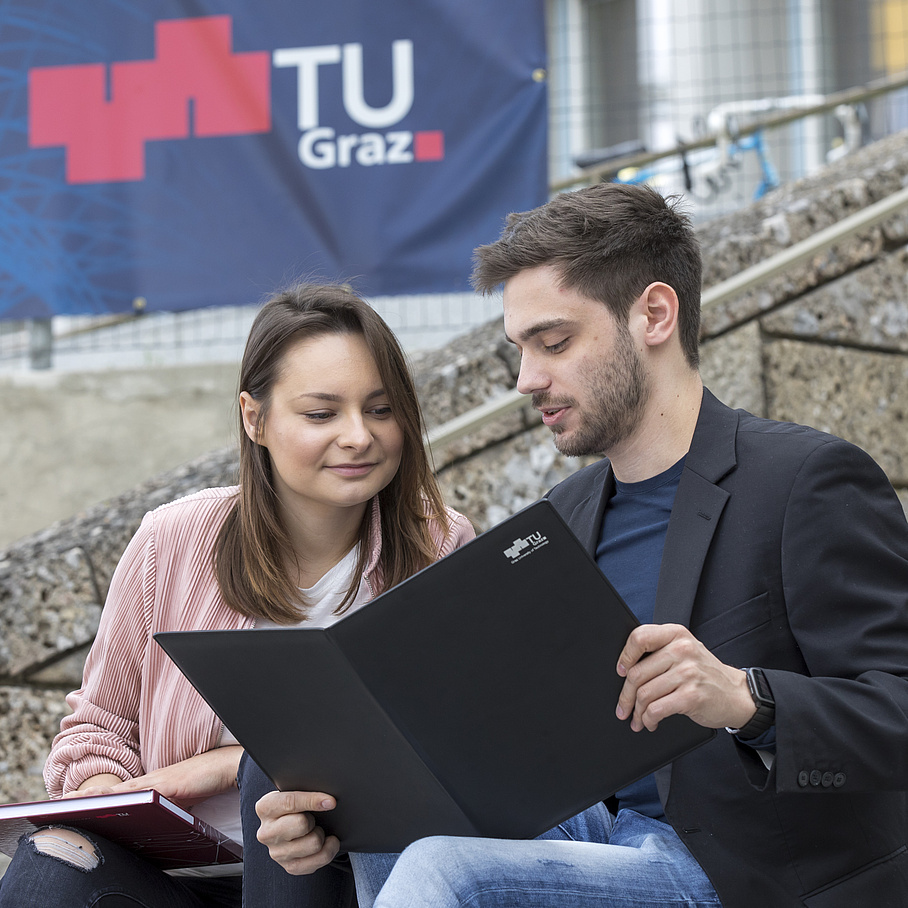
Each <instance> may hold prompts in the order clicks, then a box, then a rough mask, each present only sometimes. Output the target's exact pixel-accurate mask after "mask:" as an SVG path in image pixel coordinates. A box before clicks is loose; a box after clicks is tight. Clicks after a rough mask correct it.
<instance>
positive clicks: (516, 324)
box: [504, 265, 649, 457]
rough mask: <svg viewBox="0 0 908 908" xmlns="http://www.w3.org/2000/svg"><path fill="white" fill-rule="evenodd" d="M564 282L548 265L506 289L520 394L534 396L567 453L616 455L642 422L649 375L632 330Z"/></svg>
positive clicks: (516, 278) (509, 333) (508, 329)
mask: <svg viewBox="0 0 908 908" xmlns="http://www.w3.org/2000/svg"><path fill="white" fill-rule="evenodd" d="M558 281H559V272H558V270H557V269H556V268H555V267H553V266H551V265H543V266H540V267H536V268H528V269H526V270H524V271H521V272H519V273H518V274H516V275H515V276H514V277H512V278H511V279H510V280H509V281H507V283H506V284H505V287H504V328H505V333H506V335H507V337H508V340H510V341H511V342H512V343H514V344H515V345H516V346H517V349H518V350H519V351H520V375H519V376H518V379H517V389H518V390H519V391H521V392H522V393H523V394H532V395H533V406H534V407H535V408H536V409H537V410H539V411H540V412H541V413H542V419H543V422H544V423H545V424H546V425H547V426H548V427H549V428H550V429H551V430H552V432H553V433H554V436H555V437H554V441H555V447H556V448H557V449H558V450H559V451H560V452H561V453H562V454H566V455H568V456H570V457H578V456H580V455H583V454H609V453H610V452H612V451H614V450H615V449H616V448H617V447H618V446H620V445H621V444H622V443H623V442H625V441H627V440H628V439H629V438H630V437H631V436H632V435H633V433H634V431H635V430H636V428H637V426H638V425H639V423H640V421H641V419H642V417H643V412H644V409H645V407H646V403H647V400H648V397H649V382H648V380H647V375H646V371H645V369H644V366H643V362H642V360H641V358H640V354H639V353H638V352H637V350H636V348H635V346H634V342H633V338H632V337H631V334H630V332H629V331H628V328H627V325H625V324H624V323H619V322H618V321H616V320H615V319H614V318H613V317H612V315H611V313H610V312H609V310H608V308H607V307H606V306H605V304H604V303H601V302H599V301H597V300H591V299H588V298H587V297H585V296H583V295H582V294H580V293H578V292H577V291H576V290H572V289H565V288H562V287H560V286H559V283H558Z"/></svg>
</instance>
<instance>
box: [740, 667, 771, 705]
mask: <svg viewBox="0 0 908 908" xmlns="http://www.w3.org/2000/svg"><path fill="white" fill-rule="evenodd" d="M747 683H748V687H750V692H751V694H752V695H753V698H754V700H755V701H756V702H757V704H758V705H762V704H765V705H766V706H775V703H776V701H775V699H773V696H772V691H771V690H770V689H769V683H768V682H767V680H766V675H764V674H763V672H762V671H761V670H760V669H758V668H751V669H749V670H748V672H747Z"/></svg>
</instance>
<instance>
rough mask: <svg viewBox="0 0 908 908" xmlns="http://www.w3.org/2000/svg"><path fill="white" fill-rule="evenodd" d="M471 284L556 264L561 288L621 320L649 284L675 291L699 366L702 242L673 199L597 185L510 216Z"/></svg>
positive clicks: (484, 288)
mask: <svg viewBox="0 0 908 908" xmlns="http://www.w3.org/2000/svg"><path fill="white" fill-rule="evenodd" d="M474 261H475V267H474V269H473V286H474V287H475V288H476V289H477V290H478V291H480V292H482V293H490V292H492V291H494V290H495V289H496V288H497V287H498V285H499V284H502V283H504V282H505V281H507V280H509V279H510V278H512V277H514V275H515V274H517V273H518V272H520V271H523V270H524V269H526V268H535V267H537V266H539V265H553V266H555V267H556V268H557V269H558V270H559V272H560V273H561V280H562V285H563V286H564V287H568V288H571V289H573V290H577V291H578V292H579V293H582V294H583V295H584V296H586V297H589V298H590V299H595V300H599V301H600V302H603V303H605V305H606V306H608V308H609V309H610V310H611V312H612V315H613V316H614V317H615V318H616V319H618V320H620V321H621V322H625V321H626V320H627V315H628V312H629V311H630V307H631V306H632V305H633V302H634V300H636V299H637V298H638V297H639V296H640V294H641V293H642V292H643V291H644V290H645V289H646V287H647V286H649V284H651V283H653V282H654V281H661V282H662V283H665V284H668V285H669V286H670V287H671V288H672V289H673V290H674V291H675V293H677V294H678V301H679V315H678V334H679V338H680V341H681V349H682V350H683V351H684V355H685V357H686V358H687V361H688V363H689V364H690V366H691V367H692V368H696V367H697V365H698V363H699V359H700V356H699V342H700V286H701V281H702V266H701V261H700V244H699V242H698V240H697V237H696V234H695V233H694V230H693V227H692V225H691V222H690V219H689V218H688V217H687V215H686V214H684V213H683V212H681V211H680V209H679V199H678V197H677V196H673V197H670V198H669V199H665V198H663V197H662V196H661V195H660V194H659V193H658V192H656V191H655V190H654V189H650V188H649V187H648V186H642V185H624V184H621V183H599V184H597V185H595V186H589V187H587V188H585V189H580V190H577V191H576V192H564V193H561V194H560V195H557V196H555V197H554V198H553V199H552V200H551V201H550V202H548V203H547V204H545V205H542V206H540V207H539V208H534V209H533V210H532V211H524V212H519V213H515V214H511V215H509V216H508V219H507V223H506V224H505V228H504V230H503V231H502V234H501V237H500V238H499V239H498V240H496V241H495V242H494V243H490V244H489V245H487V246H479V247H478V248H477V249H476V251H475V253H474Z"/></svg>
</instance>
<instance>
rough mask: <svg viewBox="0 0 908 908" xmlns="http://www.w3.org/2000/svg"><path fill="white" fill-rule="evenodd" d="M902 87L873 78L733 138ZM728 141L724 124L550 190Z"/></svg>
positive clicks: (902, 79) (758, 122) (748, 125)
mask: <svg viewBox="0 0 908 908" xmlns="http://www.w3.org/2000/svg"><path fill="white" fill-rule="evenodd" d="M901 88H908V72H903V73H899V74H897V75H894V76H887V77H886V78H884V79H876V80H874V81H873V82H868V83H867V84H866V85H860V86H857V87H854V88H846V89H845V90H843V91H839V92H834V93H832V94H828V95H822V96H819V97H818V99H817V101H816V103H812V104H811V103H808V104H806V105H804V106H791V107H785V108H784V109H783V110H779V111H776V112H774V113H771V114H769V115H767V116H765V117H760V118H757V119H753V120H748V121H747V122H745V123H741V124H740V125H738V126H737V127H736V128H735V131H734V138H736V139H740V138H744V137H745V136H751V135H753V134H754V133H757V132H761V131H765V130H770V129H777V128H778V127H780V126H786V125H787V124H789V123H794V122H795V121H796V120H801V119H803V118H805V117H812V116H817V115H819V114H825V113H830V112H834V111H835V109H836V108H837V107H841V106H849V105H856V104H863V103H864V102H866V101H870V100H872V99H873V98H878V97H881V96H882V95H885V94H888V93H889V92H893V91H898V90H899V89H901ZM728 139H729V133H728V130H727V124H726V128H724V129H720V130H713V131H710V132H707V133H706V134H704V135H702V136H699V137H697V138H696V139H692V140H691V141H689V142H680V143H679V144H677V145H675V146H674V147H672V148H665V149H663V150H661V151H638V152H634V153H632V154H627V155H622V156H621V157H618V158H613V159H611V160H608V161H603V162H602V163H600V164H595V165H593V166H591V167H585V168H583V169H582V170H581V171H580V172H579V173H577V174H575V175H573V176H571V177H567V178H565V179H563V180H557V181H555V182H554V183H552V185H551V187H550V189H551V190H552V191H553V192H560V191H561V190H563V189H570V188H571V187H573V186H582V185H585V184H588V183H596V182H598V181H600V180H602V179H603V178H607V177H609V176H611V175H612V174H615V173H618V172H619V171H621V170H624V169H625V168H637V167H644V166H646V165H647V164H652V163H654V162H656V161H660V160H662V159H664V158H671V157H676V156H680V155H684V154H687V153H688V152H691V151H697V150H699V149H705V148H714V147H717V146H718V147H721V146H722V145H723V143H725V142H726V141H727V140H728Z"/></svg>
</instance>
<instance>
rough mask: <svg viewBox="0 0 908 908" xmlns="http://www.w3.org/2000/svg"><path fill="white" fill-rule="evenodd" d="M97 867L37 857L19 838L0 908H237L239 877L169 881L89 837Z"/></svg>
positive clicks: (0, 890) (0, 891) (1, 884)
mask: <svg viewBox="0 0 908 908" xmlns="http://www.w3.org/2000/svg"><path fill="white" fill-rule="evenodd" d="M82 835H83V836H84V837H85V838H86V839H87V840H88V841H89V842H91V843H92V844H93V845H94V848H95V853H96V855H97V857H98V858H99V863H98V864H97V866H96V867H95V868H94V869H90V870H89V869H84V870H83V869H79V868H77V867H75V866H73V865H72V864H70V863H67V862H66V861H64V860H63V859H62V858H59V857H54V856H52V855H48V854H43V853H41V852H39V851H38V850H37V849H36V848H35V846H34V845H33V844H32V843H31V842H30V841H29V840H28V835H25V836H23V837H22V839H21V840H20V844H19V847H18V849H17V850H16V854H15V855H14V856H13V859H12V861H11V862H10V865H9V867H7V869H6V873H5V874H4V875H3V879H2V880H0V908H24V906H28V905H34V906H40V908H215V906H217V908H240V905H241V902H242V885H243V882H242V877H240V876H231V877H220V878H210V879H201V878H193V877H171V876H168V874H166V873H164V872H163V871H162V870H159V869H158V868H157V867H154V866H152V865H151V864H149V863H148V862H147V861H144V860H142V858H140V857H138V856H137V855H135V854H133V853H132V852H131V851H126V849H124V848H121V847H120V846H119V845H115V844H114V843H113V842H110V841H108V840H107V839H105V838H102V837H101V836H97V835H94V833H87V832H86V833H82Z"/></svg>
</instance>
